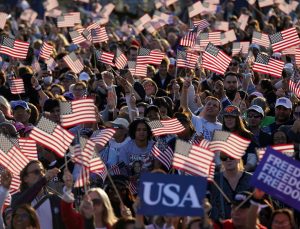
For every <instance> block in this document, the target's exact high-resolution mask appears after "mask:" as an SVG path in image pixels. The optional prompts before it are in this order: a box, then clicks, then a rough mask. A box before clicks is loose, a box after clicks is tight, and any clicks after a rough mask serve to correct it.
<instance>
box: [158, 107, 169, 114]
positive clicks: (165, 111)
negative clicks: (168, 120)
mask: <svg viewBox="0 0 300 229" xmlns="http://www.w3.org/2000/svg"><path fill="white" fill-rule="evenodd" d="M159 111H160V113H161V115H162V116H167V115H168V109H167V108H166V107H164V106H160V107H159Z"/></svg>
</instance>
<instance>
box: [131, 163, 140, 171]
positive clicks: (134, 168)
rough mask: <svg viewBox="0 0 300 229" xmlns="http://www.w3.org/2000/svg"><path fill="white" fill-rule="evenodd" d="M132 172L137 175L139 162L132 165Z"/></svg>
mask: <svg viewBox="0 0 300 229" xmlns="http://www.w3.org/2000/svg"><path fill="white" fill-rule="evenodd" d="M133 171H134V172H135V174H139V173H140V172H141V164H140V163H139V162H136V163H134V164H133Z"/></svg>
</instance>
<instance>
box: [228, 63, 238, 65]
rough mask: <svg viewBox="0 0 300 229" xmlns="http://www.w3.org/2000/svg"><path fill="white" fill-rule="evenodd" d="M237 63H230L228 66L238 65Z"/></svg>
mask: <svg viewBox="0 0 300 229" xmlns="http://www.w3.org/2000/svg"><path fill="white" fill-rule="evenodd" d="M238 65H239V64H238V63H230V64H229V66H238Z"/></svg>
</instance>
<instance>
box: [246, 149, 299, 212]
mask: <svg viewBox="0 0 300 229" xmlns="http://www.w3.org/2000/svg"><path fill="white" fill-rule="evenodd" d="M251 185H253V186H255V187H257V188H259V189H261V190H263V191H264V192H266V193H267V194H269V195H271V196H273V197H274V198H276V199H278V200H280V201H282V202H283V203H286V204H288V205H290V206H291V207H293V208H295V209H297V210H300V162H299V161H296V160H294V159H292V158H289V157H287V156H285V155H284V154H282V153H280V152H278V151H276V150H274V149H272V148H270V147H268V148H267V151H266V153H265V155H264V157H263V159H262V160H261V162H260V163H259V166H258V167H257V168H256V170H255V173H254V174H253V176H252V179H251Z"/></svg>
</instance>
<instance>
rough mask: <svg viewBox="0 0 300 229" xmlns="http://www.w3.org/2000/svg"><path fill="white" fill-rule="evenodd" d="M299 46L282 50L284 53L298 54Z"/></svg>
mask: <svg viewBox="0 0 300 229" xmlns="http://www.w3.org/2000/svg"><path fill="white" fill-rule="evenodd" d="M298 48H299V46H293V47H290V48H287V49H284V50H281V53H282V55H296V52H297V49H298Z"/></svg>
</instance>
